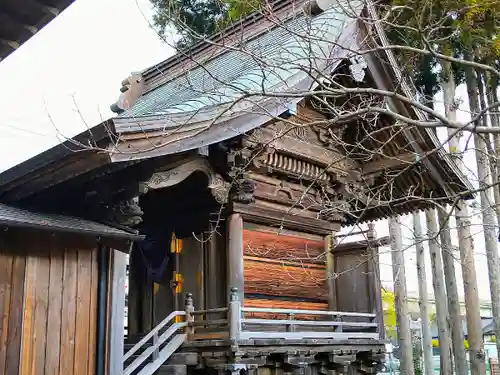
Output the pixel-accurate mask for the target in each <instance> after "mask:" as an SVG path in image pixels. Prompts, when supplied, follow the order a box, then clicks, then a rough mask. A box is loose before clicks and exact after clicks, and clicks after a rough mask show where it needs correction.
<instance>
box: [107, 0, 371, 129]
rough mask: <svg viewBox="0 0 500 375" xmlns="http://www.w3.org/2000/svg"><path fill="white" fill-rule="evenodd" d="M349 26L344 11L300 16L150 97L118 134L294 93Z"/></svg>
mask: <svg viewBox="0 0 500 375" xmlns="http://www.w3.org/2000/svg"><path fill="white" fill-rule="evenodd" d="M350 6H352V5H351V4H350ZM360 9H361V8H360ZM276 22H278V21H276ZM348 22H352V19H351V18H349V16H348V14H346V12H345V11H343V10H339V9H338V8H334V9H333V8H331V9H328V10H327V11H325V12H323V13H322V14H320V15H318V16H316V17H313V18H311V17H308V16H306V15H305V14H304V13H299V14H297V15H296V16H295V17H294V18H292V19H291V20H288V21H286V22H283V23H278V24H276V27H274V28H273V29H271V30H269V31H267V32H265V33H263V34H262V35H260V36H258V37H256V38H255V39H253V40H251V41H248V42H244V44H242V45H240V46H238V47H235V48H228V49H227V52H226V53H224V54H222V55H220V56H218V57H216V58H214V59H212V60H210V61H208V62H205V63H204V64H203V65H202V66H201V65H200V66H197V67H196V68H194V69H191V70H190V71H187V72H185V73H184V74H183V75H181V76H178V77H177V78H175V79H173V80H171V81H169V82H167V83H165V84H164V85H162V86H160V87H158V88H156V89H155V90H153V91H150V92H148V93H147V94H145V95H144V96H142V97H141V98H140V99H139V100H138V102H137V103H135V105H134V106H133V107H132V108H131V109H130V110H128V111H125V112H124V113H122V114H120V115H119V116H118V118H117V120H118V121H116V122H115V125H116V130H117V131H118V132H119V133H122V132H133V131H138V130H153V129H144V128H143V127H142V126H141V125H136V126H132V127H131V126H130V125H127V126H122V125H121V124H122V123H121V121H119V119H125V118H131V119H135V118H137V119H138V120H140V118H141V117H148V116H164V115H167V117H166V118H165V124H164V126H167V127H168V126H169V125H170V126H179V123H176V122H175V121H174V120H171V119H170V118H169V116H168V115H174V114H175V115H177V114H182V113H195V114H196V115H197V114H198V113H199V112H201V111H202V110H203V109H205V108H207V109H208V108H210V109H213V107H214V106H215V107H216V106H219V105H221V104H225V103H235V102H238V110H239V111H241V110H242V107H244V105H242V103H241V99H242V97H245V96H246V95H247V94H248V93H252V94H254V95H255V96H253V97H252V98H250V99H249V100H247V101H248V102H252V103H253V104H255V102H256V101H257V100H258V97H259V96H260V97H262V96H264V93H266V94H267V95H269V93H272V92H286V91H287V90H292V88H293V87H294V84H295V82H292V81H293V78H294V76H296V75H297V73H298V72H301V71H304V67H307V66H309V65H312V66H311V71H314V70H315V69H317V65H324V64H325V61H327V60H328V59H329V58H330V53H331V49H332V44H334V43H332V42H334V41H335V40H337V39H338V38H339V37H340V35H341V33H342V31H343V30H344V29H345V28H346V26H347V23H348ZM305 73H306V74H307V72H305ZM196 115H195V116H196ZM174 117H175V116H174ZM170 122H171V123H170ZM189 122H190V123H192V122H193V119H190V120H189ZM156 128H157V127H156Z"/></svg>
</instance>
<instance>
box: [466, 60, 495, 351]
mask: <svg viewBox="0 0 500 375" xmlns="http://www.w3.org/2000/svg"><path fill="white" fill-rule="evenodd" d="M465 59H466V60H468V61H473V58H472V55H471V54H470V53H469V52H466V53H465ZM465 76H466V83H467V93H468V97H469V107H470V111H471V116H472V117H474V116H475V115H476V114H477V113H479V111H480V107H479V96H478V80H477V74H476V72H475V71H474V69H472V68H471V67H468V66H467V67H466V68H465ZM474 146H475V154H476V163H477V175H478V179H479V187H480V199H481V214H482V220H483V234H484V242H485V248H486V259H487V263H488V274H489V281H490V293H491V307H492V310H493V320H494V322H495V336H496V337H500V270H499V268H498V267H499V261H498V249H497V236H496V233H495V210H494V209H493V205H492V199H491V195H490V189H489V176H488V169H489V166H488V158H487V147H486V142H485V141H484V139H483V136H482V135H480V134H474ZM496 345H497V353H498V355H499V356H500V340H497V341H496Z"/></svg>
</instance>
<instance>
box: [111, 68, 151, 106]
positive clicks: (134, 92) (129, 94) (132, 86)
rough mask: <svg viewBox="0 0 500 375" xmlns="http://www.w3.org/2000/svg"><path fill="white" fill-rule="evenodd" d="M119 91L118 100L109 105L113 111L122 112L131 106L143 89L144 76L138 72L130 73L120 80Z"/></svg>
mask: <svg viewBox="0 0 500 375" xmlns="http://www.w3.org/2000/svg"><path fill="white" fill-rule="evenodd" d="M120 91H121V94H120V96H119V98H118V100H117V101H116V103H114V104H112V105H111V107H110V108H111V111H113V112H114V113H122V112H123V111H125V110H127V109H130V108H132V106H133V105H134V104H135V103H136V102H137V100H138V99H139V97H140V96H141V95H142V92H143V91H144V78H143V77H142V75H141V74H140V73H132V74H131V75H130V76H129V77H128V78H126V79H124V80H123V81H122V87H121V88H120Z"/></svg>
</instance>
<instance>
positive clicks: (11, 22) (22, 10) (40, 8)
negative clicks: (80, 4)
mask: <svg viewBox="0 0 500 375" xmlns="http://www.w3.org/2000/svg"><path fill="white" fill-rule="evenodd" d="M73 1H74V0H23V1H20V0H2V1H1V4H0V61H2V60H3V59H5V58H6V57H7V56H9V55H10V54H11V53H12V52H14V51H15V50H16V49H18V48H19V47H20V46H21V45H23V44H24V43H25V42H26V41H27V40H28V39H30V38H31V37H32V36H33V35H35V34H36V33H37V32H38V31H40V29H42V28H43V27H44V26H45V25H47V24H48V23H49V22H51V21H52V20H53V19H54V18H55V17H57V16H58V15H59V14H60V13H61V12H62V11H63V10H65V9H66V8H67V7H68V6H69V5H70V4H72V3H73Z"/></svg>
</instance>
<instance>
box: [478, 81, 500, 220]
mask: <svg viewBox="0 0 500 375" xmlns="http://www.w3.org/2000/svg"><path fill="white" fill-rule="evenodd" d="M485 80H486V94H487V95H486V103H484V104H483V105H482V107H483V108H486V107H489V106H491V105H493V104H495V103H497V102H498V95H497V90H498V85H497V82H496V78H495V79H494V78H493V77H491V74H488V75H487V76H486V77H485ZM483 102H484V99H483ZM498 110H499V109H498V108H494V109H493V110H492V111H488V112H489V113H488V115H489V118H490V120H491V126H492V127H494V128H498V127H499V126H500V122H499V118H498ZM492 112H493V113H492ZM484 119H485V121H483V124H484V125H486V126H487V125H488V121H486V117H484ZM491 150H492V151H493V152H490V153H489V154H490V156H491V157H490V168H491V180H492V181H493V182H497V181H498V178H499V176H500V174H499V173H500V163H499V162H498V158H499V157H500V136H499V135H498V134H493V147H491ZM493 198H494V199H495V213H496V216H497V225H500V188H499V187H498V186H495V187H493Z"/></svg>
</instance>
